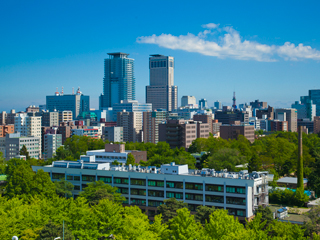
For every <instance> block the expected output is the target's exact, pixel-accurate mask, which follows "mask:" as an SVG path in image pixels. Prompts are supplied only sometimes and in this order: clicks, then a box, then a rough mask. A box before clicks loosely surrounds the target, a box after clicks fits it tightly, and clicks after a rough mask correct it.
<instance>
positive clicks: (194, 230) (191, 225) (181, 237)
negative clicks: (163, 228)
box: [169, 208, 203, 240]
mask: <svg viewBox="0 0 320 240" xmlns="http://www.w3.org/2000/svg"><path fill="white" fill-rule="evenodd" d="M169 226H170V235H171V239H176V240H188V239H199V238H200V237H201V236H202V235H203V228H202V226H201V224H200V223H197V222H196V221H195V220H194V216H193V215H190V212H189V210H188V209H187V208H182V209H178V210H177V216H175V217H174V218H172V219H171V220H170V221H169Z"/></svg>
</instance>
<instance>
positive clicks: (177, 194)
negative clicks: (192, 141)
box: [32, 155, 269, 220]
mask: <svg viewBox="0 0 320 240" xmlns="http://www.w3.org/2000/svg"><path fill="white" fill-rule="evenodd" d="M95 159H96V158H95V156H93V155H91V156H89V155H88V156H82V157H81V160H79V161H78V162H74V161H56V162H53V163H52V165H47V166H33V167H32V168H33V170H34V171H38V170H39V169H43V170H44V171H45V172H48V173H49V174H50V177H51V179H52V181H59V179H61V178H64V179H66V180H68V181H70V182H71V183H72V184H73V185H74V191H73V194H74V195H78V194H79V192H80V191H82V190H83V188H85V187H86V186H87V184H88V183H90V182H93V181H100V180H101V181H103V182H105V183H107V184H110V185H111V186H113V187H117V188H118V192H119V193H122V195H123V196H124V197H125V198H126V202H124V204H129V205H138V206H139V207H140V208H141V209H143V210H145V211H146V213H147V214H148V215H149V217H153V216H154V215H155V214H156V211H157V206H159V205H161V204H163V201H164V200H165V199H168V198H176V199H178V200H181V201H184V202H186V203H188V206H189V209H190V210H191V211H195V209H196V207H197V206H200V205H205V206H214V207H215V208H221V209H227V210H228V211H229V213H230V214H232V215H234V216H237V217H238V218H239V220H244V219H250V218H252V217H253V216H254V209H255V208H257V207H258V206H259V205H268V203H269V199H268V182H267V178H266V175H267V173H266V172H254V173H250V174H249V173H247V172H246V171H241V172H237V173H231V172H226V171H215V170H214V169H202V170H189V169H188V165H175V164H174V163H171V164H165V165H162V166H161V167H160V168H157V167H140V166H131V165H129V166H125V165H124V163H123V164H122V165H119V166H113V165H110V162H102V161H96V160H95Z"/></svg>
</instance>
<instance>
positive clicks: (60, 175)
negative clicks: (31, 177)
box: [52, 173, 65, 179]
mask: <svg viewBox="0 0 320 240" xmlns="http://www.w3.org/2000/svg"><path fill="white" fill-rule="evenodd" d="M61 178H63V179H64V178H65V175H64V174H63V173H52V179H61Z"/></svg>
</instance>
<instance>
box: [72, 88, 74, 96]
mask: <svg viewBox="0 0 320 240" xmlns="http://www.w3.org/2000/svg"><path fill="white" fill-rule="evenodd" d="M72 95H74V87H73V88H72Z"/></svg>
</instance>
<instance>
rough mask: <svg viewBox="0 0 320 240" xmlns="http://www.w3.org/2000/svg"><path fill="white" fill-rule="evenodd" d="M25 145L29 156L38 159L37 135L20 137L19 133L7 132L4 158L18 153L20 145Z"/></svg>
mask: <svg viewBox="0 0 320 240" xmlns="http://www.w3.org/2000/svg"><path fill="white" fill-rule="evenodd" d="M23 145H25V146H26V148H27V150H28V153H29V156H30V158H35V159H39V157H40V151H41V143H40V138H39V137H21V136H20V133H13V134H7V135H6V139H5V146H6V160H10V159H11V158H15V157H16V156H19V155H20V150H21V148H22V146H23Z"/></svg>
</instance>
